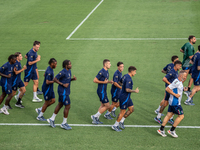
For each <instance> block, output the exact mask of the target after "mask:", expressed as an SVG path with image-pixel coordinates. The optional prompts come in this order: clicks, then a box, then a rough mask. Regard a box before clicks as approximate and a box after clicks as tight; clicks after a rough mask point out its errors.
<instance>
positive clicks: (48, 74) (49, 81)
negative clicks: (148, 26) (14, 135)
mask: <svg viewBox="0 0 200 150" xmlns="http://www.w3.org/2000/svg"><path fill="white" fill-rule="evenodd" d="M56 66H57V61H56V59H55V58H51V59H50V60H49V66H48V67H47V69H46V71H45V74H44V82H43V85H42V92H43V93H44V99H45V103H44V105H43V106H42V107H41V108H36V109H35V110H36V112H37V113H38V117H37V118H36V119H37V120H39V121H47V120H46V119H45V118H44V117H43V114H44V112H45V111H46V109H47V107H49V106H50V105H52V104H53V103H55V94H54V91H53V83H54V81H53V79H54V72H53V69H55V68H56Z"/></svg>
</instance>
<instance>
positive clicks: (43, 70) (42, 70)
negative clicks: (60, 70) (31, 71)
mask: <svg viewBox="0 0 200 150" xmlns="http://www.w3.org/2000/svg"><path fill="white" fill-rule="evenodd" d="M38 71H46V70H38Z"/></svg>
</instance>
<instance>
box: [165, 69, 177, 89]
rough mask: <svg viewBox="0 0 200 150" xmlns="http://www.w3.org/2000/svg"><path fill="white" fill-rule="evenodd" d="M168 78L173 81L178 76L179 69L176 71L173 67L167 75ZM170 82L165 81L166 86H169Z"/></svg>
mask: <svg viewBox="0 0 200 150" xmlns="http://www.w3.org/2000/svg"><path fill="white" fill-rule="evenodd" d="M165 77H166V78H167V80H168V81H169V82H170V83H172V82H173V81H174V80H175V79H176V78H178V71H175V70H174V68H173V69H171V71H170V72H169V73H168V74H167V75H166V76H165ZM167 86H168V84H167V83H165V87H167Z"/></svg>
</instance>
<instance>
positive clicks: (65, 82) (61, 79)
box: [47, 60, 76, 130]
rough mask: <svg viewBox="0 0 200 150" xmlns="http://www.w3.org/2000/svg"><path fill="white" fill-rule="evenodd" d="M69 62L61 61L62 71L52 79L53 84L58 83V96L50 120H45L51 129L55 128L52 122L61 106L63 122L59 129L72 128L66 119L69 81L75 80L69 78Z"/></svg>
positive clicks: (68, 103) (74, 78)
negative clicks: (57, 101)
mask: <svg viewBox="0 0 200 150" xmlns="http://www.w3.org/2000/svg"><path fill="white" fill-rule="evenodd" d="M71 68H72V65H71V62H70V61H69V60H64V61H63V70H62V71H60V73H59V74H57V75H56V76H55V78H54V79H53V81H54V82H56V83H58V84H59V85H58V95H59V103H58V105H57V106H56V108H55V111H54V113H53V115H52V117H51V118H49V119H47V121H48V122H49V124H50V125H51V127H53V128H54V127H55V124H54V121H55V117H56V115H57V114H58V112H59V110H60V109H61V108H62V107H63V105H64V106H65V109H64V118H63V122H62V123H61V125H60V126H61V128H63V129H66V130H71V129H72V128H71V127H70V126H69V125H68V124H67V117H68V113H69V109H70V104H71V102H70V98H69V95H70V85H71V81H74V80H76V77H75V75H74V76H73V78H71Z"/></svg>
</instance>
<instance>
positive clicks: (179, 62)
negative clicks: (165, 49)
mask: <svg viewBox="0 0 200 150" xmlns="http://www.w3.org/2000/svg"><path fill="white" fill-rule="evenodd" d="M176 64H181V65H182V62H181V61H180V60H177V61H175V62H174V66H175V65H176Z"/></svg>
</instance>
